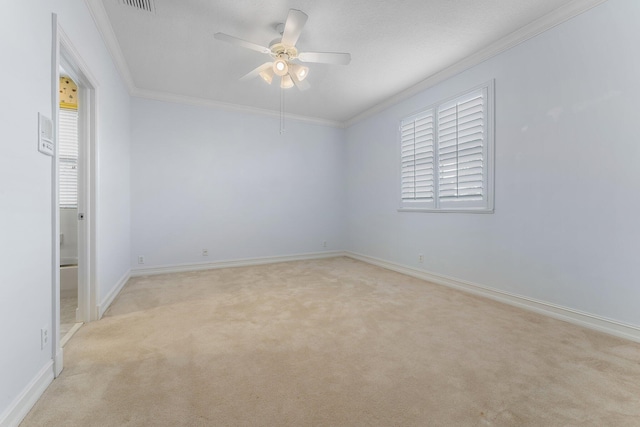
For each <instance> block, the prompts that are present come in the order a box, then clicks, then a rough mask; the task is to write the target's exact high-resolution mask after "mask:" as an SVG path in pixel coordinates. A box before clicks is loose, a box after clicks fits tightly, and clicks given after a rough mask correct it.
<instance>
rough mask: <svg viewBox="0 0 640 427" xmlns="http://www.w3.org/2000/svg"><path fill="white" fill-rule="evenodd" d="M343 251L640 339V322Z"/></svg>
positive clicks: (373, 261) (459, 288) (554, 315)
mask: <svg viewBox="0 0 640 427" xmlns="http://www.w3.org/2000/svg"><path fill="white" fill-rule="evenodd" d="M344 255H345V256H348V257H350V258H353V259H357V260H359V261H363V262H366V263H368V264H373V265H377V266H379V267H383V268H386V269H387V270H393V271H396V272H398V273H402V274H406V275H407V276H412V277H416V278H418V279H423V280H426V281H428V282H431V283H436V284H438V285H443V286H447V287H450V288H454V289H458V290H461V291H465V292H469V293H472V294H475V295H479V296H483V297H486V298H489V299H492V300H495V301H500V302H503V303H505V304H509V305H513V306H516V307H520V308H524V309H525V310H529V311H534V312H536V313H539V314H543V315H546V316H549V317H553V318H555V319H559V320H563V321H565V322H569V323H573V324H575V325H579V326H582V327H585V328H589V329H593V330H596V331H599V332H604V333H606V334H610V335H614V336H616V337H620V338H625V339H628V340H631V341H635V342H640V327H638V326H634V325H628V324H625V323H621V322H618V321H616V320H612V319H607V318H604V317H601V316H597V315H594V314H590V313H586V312H582V311H579V310H574V309H572V308H568V307H563V306H560V305H557V304H552V303H549V302H545V301H540V300H536V299H533V298H528V297H523V296H520V295H516V294H512V293H510V292H505V291H501V290H498V289H493V288H490V287H488V286H483V285H479V284H477V283H473V282H468V281H465V280H460V279H456V278H453V277H447V276H443V275H440V274H435V273H431V272H428V271H424V270H418V269H415V268H413V267H408V266H405V265H401V264H396V263H394V262H390V261H385V260H382V259H379V258H374V257H370V256H367V255H362V254H358V253H354V252H345V253H344Z"/></svg>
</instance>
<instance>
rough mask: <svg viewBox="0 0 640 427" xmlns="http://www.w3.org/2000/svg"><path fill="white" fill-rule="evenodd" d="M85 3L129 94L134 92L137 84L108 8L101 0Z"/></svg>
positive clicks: (90, 0) (89, 0)
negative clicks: (125, 57)
mask: <svg viewBox="0 0 640 427" xmlns="http://www.w3.org/2000/svg"><path fill="white" fill-rule="evenodd" d="M84 3H85V4H86V5H87V9H89V13H90V14H91V17H92V18H93V22H95V24H96V27H97V28H98V31H99V32H100V34H101V35H102V40H103V41H104V44H105V45H106V46H107V50H108V51H109V54H110V55H111V59H113V62H114V63H115V65H116V69H117V70H118V73H120V77H122V80H124V83H125V85H126V86H127V89H128V91H129V94H132V93H133V91H134V90H135V88H136V85H135V83H134V81H133V76H132V75H131V70H129V65H127V61H126V60H125V59H124V55H123V54H122V49H120V43H118V39H117V37H116V33H115V32H114V31H113V27H112V26H111V21H109V15H107V10H106V9H105V8H104V5H103V4H102V1H101V0H84Z"/></svg>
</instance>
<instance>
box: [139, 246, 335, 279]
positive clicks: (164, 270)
mask: <svg viewBox="0 0 640 427" xmlns="http://www.w3.org/2000/svg"><path fill="white" fill-rule="evenodd" d="M345 255H346V254H345V252H343V251H326V252H309V253H304V254H299V255H284V256H272V257H261V258H244V259H237V260H230V261H215V262H203V263H190V264H173V265H166V266H160V267H149V268H135V269H132V270H131V277H138V276H152V275H157V274H168V273H183V272H188V271H201V270H214V269H218V268H229V267H248V266H252V265H262V264H276V263H279V262H289V261H303V260H308V259H321V258H335V257H338V256H345Z"/></svg>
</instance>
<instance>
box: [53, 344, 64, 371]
mask: <svg viewBox="0 0 640 427" xmlns="http://www.w3.org/2000/svg"><path fill="white" fill-rule="evenodd" d="M63 346H64V344H62V343H60V347H58V349H57V350H56V359H55V361H54V363H53V374H54V378H58V377H59V376H60V374H61V373H62V370H63V369H64V349H63V348H62V347H63Z"/></svg>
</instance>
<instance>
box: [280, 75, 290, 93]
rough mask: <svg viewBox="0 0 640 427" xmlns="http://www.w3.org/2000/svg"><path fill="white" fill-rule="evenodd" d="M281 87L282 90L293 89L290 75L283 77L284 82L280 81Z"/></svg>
mask: <svg viewBox="0 0 640 427" xmlns="http://www.w3.org/2000/svg"><path fill="white" fill-rule="evenodd" d="M280 87H281V88H282V89H289V88H292V87H293V79H292V78H291V76H290V75H289V74H285V75H284V76H282V80H280Z"/></svg>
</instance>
